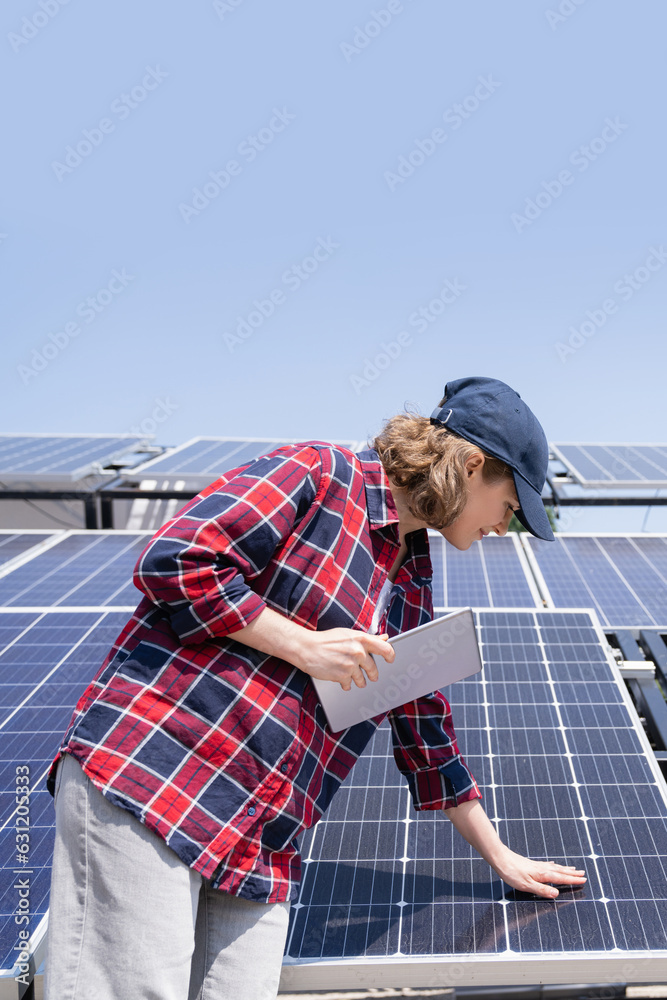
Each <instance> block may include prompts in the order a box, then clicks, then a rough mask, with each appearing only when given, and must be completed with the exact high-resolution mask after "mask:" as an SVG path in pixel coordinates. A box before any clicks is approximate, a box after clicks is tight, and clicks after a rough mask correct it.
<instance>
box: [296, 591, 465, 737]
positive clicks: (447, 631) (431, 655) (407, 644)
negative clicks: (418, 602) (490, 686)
mask: <svg viewBox="0 0 667 1000" xmlns="http://www.w3.org/2000/svg"><path fill="white" fill-rule="evenodd" d="M388 641H389V643H390V644H391V645H392V646H393V647H394V649H395V650H396V657H395V659H394V662H393V663H387V661H386V660H385V659H384V658H383V657H382V656H374V657H373V659H374V661H375V663H376V664H377V668H378V673H379V677H378V679H377V680H376V681H370V680H368V678H367V677H366V687H364V688H359V687H357V686H356V684H354V683H353V684H352V688H351V689H350V690H349V691H344V690H343V689H342V687H341V686H340V684H339V683H338V681H323V680H320V679H319V678H315V677H314V678H312V681H313V684H314V685H315V690H316V691H317V694H318V697H319V699H320V701H321V702H322V707H323V709H324V713H325V715H326V717H327V722H328V723H329V726H330V728H331V730H332V732H334V733H338V732H340V731H341V730H343V729H347V728H348V727H349V726H354V725H356V724H357V723H359V722H365V721H366V720H367V719H372V718H373V717H374V716H376V715H382V714H383V713H384V712H388V711H390V710H391V709H392V708H398V706H399V705H405V704H406V703H407V702H409V701H414V700H415V698H421V697H423V695H425V694H430V693H431V692H432V691H437V690H438V689H439V688H442V687H445V686H446V685H447V684H453V683H454V681H460V680H462V679H463V678H464V677H470V676H471V675H472V674H476V673H477V672H478V671H479V670H481V669H482V659H481V656H480V652H479V646H478V645H477V636H476V634H475V621H474V618H473V614H472V610H471V609H470V608H463V609H461V610H460V611H453V612H452V613H451V614H449V615H444V616H443V617H442V618H435V619H434V620H433V621H431V622H427V623H426V625H420V626H418V628H413V629H410V630H409V631H408V632H402V633H401V634H400V635H396V636H393V637H392V638H391V639H389V640H388ZM364 676H366V675H365V674H364Z"/></svg>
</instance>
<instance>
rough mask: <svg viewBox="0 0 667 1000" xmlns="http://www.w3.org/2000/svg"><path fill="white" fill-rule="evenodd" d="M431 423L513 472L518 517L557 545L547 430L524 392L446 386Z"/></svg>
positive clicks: (459, 383)
mask: <svg viewBox="0 0 667 1000" xmlns="http://www.w3.org/2000/svg"><path fill="white" fill-rule="evenodd" d="M431 423H432V424H436V425H439V426H442V427H447V428H448V429H449V430H450V431H453V432H454V433H455V434H458V435H459V436H460V437H462V438H465V439H466V441H470V442H471V444H476V445H478V446H479V447H480V448H482V449H483V450H484V451H485V452H487V453H488V454H489V455H493V457H494V458H499V459H501V460H502V461H503V462H505V463H506V465H509V467H510V469H512V473H513V476H514V486H515V487H516V495H517V498H518V500H519V504H520V505H521V510H519V511H517V512H516V516H517V517H518V519H519V521H521V523H522V524H523V526H524V528H527V529H528V531H530V532H531V533H532V534H533V535H536V536H537V537H538V538H543V539H544V540H545V541H548V542H552V541H553V540H554V533H553V531H552V530H551V524H550V523H549V518H548V517H547V512H546V511H545V509H544V504H543V503H542V487H543V486H544V482H545V480H546V477H547V467H548V464H549V445H548V444H547V439H546V437H545V434H544V431H543V430H542V427H541V425H540V423H539V421H538V420H537V418H536V417H535V415H534V414H533V413H532V411H531V410H529V408H528V407H527V406H526V404H525V403H524V401H523V400H522V399H521V396H520V395H519V394H518V392H515V391H514V389H512V388H510V386H509V385H506V383H505V382H500V381H499V380H498V379H495V378H460V379H457V380H456V381H455V382H448V383H447V385H446V386H445V402H444V403H443V405H442V406H438V407H437V408H436V409H435V410H434V411H433V413H432V414H431Z"/></svg>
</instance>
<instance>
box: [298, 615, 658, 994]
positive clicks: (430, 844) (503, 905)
mask: <svg viewBox="0 0 667 1000" xmlns="http://www.w3.org/2000/svg"><path fill="white" fill-rule="evenodd" d="M479 621H480V636H481V639H482V652H483V657H484V662H485V667H484V672H483V675H482V677H481V678H479V679H475V680H468V681H466V682H464V683H459V684H457V685H453V686H452V688H450V689H448V697H449V698H450V701H451V704H452V710H453V714H454V721H455V724H456V726H457V732H458V734H459V743H460V745H461V747H462V750H463V752H464V754H465V756H466V759H467V760H468V762H469V764H470V765H471V766H472V768H473V770H474V771H476V775H477V778H478V781H480V780H481V781H482V783H483V785H484V787H483V792H484V796H485V803H486V810H487V812H488V813H489V814H490V815H491V816H492V817H493V818H495V820H496V822H498V824H499V828H500V832H501V835H502V836H503V837H504V838H505V840H506V841H507V842H508V843H509V845H510V846H511V847H512V848H513V849H514V850H517V851H519V852H521V853H525V854H528V855H530V856H531V857H535V858H538V859H539V858H540V857H542V858H545V859H552V860H560V861H563V862H565V863H568V864H574V865H576V866H577V867H584V868H585V869H586V871H587V874H588V882H587V885H586V887H585V888H584V889H583V890H577V891H576V892H570V893H568V892H567V891H566V890H565V891H561V896H560V898H559V900H558V901H557V902H556V903H553V902H548V901H543V900H539V901H536V900H534V899H533V898H531V897H525V896H523V895H522V894H521V893H513V892H509V893H507V892H506V887H503V886H502V884H501V883H500V881H499V880H498V879H497V877H496V876H495V875H494V874H493V872H491V871H490V869H489V867H488V866H487V865H486V864H485V863H484V862H482V861H480V860H479V859H477V857H476V856H475V855H474V852H472V849H471V848H470V847H469V846H468V845H467V844H466V843H465V842H464V841H463V840H462V839H461V838H460V837H459V836H458V835H457V834H456V833H455V832H454V831H453V829H452V828H451V827H450V826H449V825H448V824H447V823H446V822H444V821H443V819H442V817H440V816H437V815H434V814H432V813H419V814H417V813H415V812H414V811H413V810H412V808H411V806H410V802H409V798H408V794H407V791H406V789H405V788H402V787H401V788H399V789H396V788H395V778H394V777H393V776H392V773H391V768H392V766H393V762H392V760H391V758H390V756H389V748H388V745H387V737H388V733H385V732H384V731H383V730H380V731H379V732H378V734H377V736H376V741H377V742H376V743H374V744H373V746H372V747H371V754H372V757H371V758H370V759H371V760H373V761H374V762H376V763H377V762H379V761H381V760H382V753H383V751H384V753H385V754H386V756H385V766H384V768H382V767H380V768H377V769H376V772H375V776H374V777H375V782H383V779H384V780H388V782H389V784H390V785H391V786H392V795H391V798H390V799H388V798H385V799H384V800H383V799H382V798H381V794H382V787H381V786H377V785H376V786H375V788H374V787H372V785H373V784H374V783H371V787H365V786H366V785H367V784H368V781H369V773H370V772H369V771H366V773H363V772H360V771H358V770H356V769H355V771H354V772H353V773H352V775H350V777H349V778H348V781H347V783H346V786H347V791H346V793H345V794H347V796H348V798H347V800H346V808H348V809H349V808H351V809H352V810H353V812H352V813H351V815H352V817H353V820H352V821H353V825H354V835H353V836H352V838H351V839H350V841H349V846H348V843H347V841H346V840H345V839H344V837H343V836H341V830H340V825H341V820H342V821H343V824H344V816H343V814H342V813H337V814H336V815H337V817H338V819H337V820H336V823H337V827H336V831H337V832H336V834H335V835H333V836H332V835H331V833H329V832H328V831H327V826H328V824H329V823H330V822H331V820H330V818H329V817H328V816H326V817H325V819H324V820H323V821H322V823H321V824H320V825H319V826H318V827H317V828H316V829H315V832H314V834H313V836H312V840H311V843H310V850H309V857H308V864H307V876H306V878H307V886H308V889H307V893H306V894H304V895H302V897H301V905H300V906H299V907H298V909H296V910H295V912H294V914H293V921H292V926H293V932H292V935H291V938H290V940H289V942H288V961H293V962H297V963H298V962H299V961H300V960H302V959H305V958H309V959H310V960H312V959H317V958H319V959H322V960H324V959H326V958H328V959H332V958H336V959H338V960H339V961H343V960H344V959H346V958H352V957H354V958H356V959H359V958H362V957H364V958H366V959H370V958H371V957H373V956H381V957H384V958H387V959H390V958H392V957H397V956H401V955H415V956H416V955H422V956H427V955H428V956H433V955H442V956H447V955H449V956H454V957H456V958H457V960H460V959H461V958H466V957H467V958H469V957H471V956H475V955H482V954H486V955H500V954H503V955H504V956H506V957H511V956H512V955H514V956H516V957H517V958H518V957H519V956H524V957H528V956H530V955H534V954H539V955H542V956H543V957H544V958H545V959H548V958H549V957H550V956H554V957H555V960H558V955H559V953H560V952H561V951H562V950H563V949H565V950H568V951H572V952H611V951H613V949H615V948H627V947H630V946H632V947H637V948H639V950H645V949H649V948H655V947H658V946H659V947H661V948H664V946H665V941H664V939H663V941H662V943H661V944H659V945H657V944H656V941H658V940H659V935H656V933H655V930H654V927H653V924H652V923H651V921H654V920H655V919H657V918H658V917H659V916H660V907H661V906H662V900H663V898H664V894H663V891H662V889H658V890H657V891H656V892H655V893H654V891H653V889H652V888H651V886H650V873H651V871H652V870H653V866H654V865H656V866H657V867H656V870H657V871H658V872H664V871H665V867H664V865H665V860H666V857H667V801H666V798H665V789H664V788H663V787H662V786H660V785H659V784H658V782H657V778H656V773H655V771H654V769H653V767H652V766H651V764H650V763H649V758H648V754H647V749H646V745H645V743H643V742H642V740H641V739H640V737H639V736H638V734H637V731H636V729H635V727H634V724H633V721H632V716H631V714H630V710H629V707H628V705H627V702H626V701H625V698H624V695H623V693H622V689H621V686H620V682H619V680H618V678H617V676H615V675H614V674H613V673H612V670H611V668H610V665H609V662H608V660H607V657H606V655H605V653H604V651H603V649H602V646H601V645H600V641H599V638H598V635H597V634H596V632H595V630H594V628H592V626H591V622H590V619H589V617H588V615H586V614H583V613H571V614H562V615H560V616H559V615H558V614H557V613H549V612H535V613H534V614H533V613H530V614H527V613H515V614H512V613H505V612H501V613H496V612H493V611H487V612H480V613H479ZM517 671H518V676H517ZM569 709H572V710H574V714H573V715H572V716H571V717H570V716H569V715H568V710H569ZM584 709H588V710H590V711H589V715H584V714H582V713H583V710H584ZM609 712H612V713H614V714H613V715H610V714H609ZM380 741H382V743H380ZM362 762H363V758H362V761H360V764H361V763H362ZM482 762H483V764H484V766H482V767H481V768H480V766H479V765H481V764H482ZM357 786H358V787H357ZM626 791H627V793H628V794H627V796H626V794H625V793H626ZM356 792H361V793H362V795H363V796H364V799H363V813H362V808H361V800H360V799H359V798H358V797H357V795H356ZM373 792H375V796H374V798H371V799H370V801H369V798H368V797H369V796H372V795H373ZM341 794H343V791H342V792H341ZM619 803H623V811H622V812H621V813H620V815H622V816H624V817H626V816H627V817H628V825H627V828H623V829H621V830H620V832H619V834H618V835H617V836H616V837H615V839H614V837H612V833H611V831H612V828H613V825H614V821H613V820H611V819H610V818H609V817H610V816H616V815H618V805H619ZM388 816H389V818H390V819H391V820H392V821H393V832H391V833H388V834H387V835H385V834H384V833H382V834H381V836H380V837H378V836H377V831H378V829H379V828H380V829H382V828H384V826H385V825H386V822H387V817H388ZM362 817H363V818H362ZM634 817H637V818H638V819H639V820H640V822H639V823H638V824H636V828H637V830H638V831H639V832H638V833H637V835H636V836H635V838H634V839H632V835H631V833H630V827H631V826H632V824H633V820H634ZM390 828H391V824H390ZM357 843H361V844H362V845H363V847H362V853H363V856H364V858H365V859H366V861H365V864H371V863H372V866H373V867H372V868H366V869H365V872H364V874H363V875H361V874H355V857H356V854H355V850H356V848H355V845H356V844H357ZM325 845H326V847H327V853H326V857H324V855H323V853H322V850H323V848H324V847H325ZM333 845H336V849H337V851H338V853H337V854H336V857H335V858H334V857H333V856H332V853H333ZM392 850H395V851H396V853H395V855H392V854H391V851H392ZM603 854H604V858H605V862H606V864H605V865H598V860H599V857H600V856H602V855H603ZM626 856H627V857H630V858H632V861H631V863H630V864H631V866H632V865H633V864H636V865H637V866H638V870H639V871H640V872H641V873H643V874H642V877H641V878H638V879H637V885H638V889H639V891H638V893H635V892H634V891H631V890H630V888H629V887H631V885H632V882H631V880H630V877H629V874H628V868H627V864H626V863H625V860H624V859H626ZM392 857H393V858H395V860H393V861H392ZM334 861H336V862H337V867H336V868H334V867H332V866H333V864H334ZM624 865H625V867H623V866H624ZM341 870H342V871H343V872H344V876H342V875H340V874H339V875H338V876H336V872H340V871H341ZM373 872H375V874H373ZM336 877H338V878H339V879H341V878H342V879H343V881H339V882H338V883H336ZM355 878H359V879H360V882H359V888H358V889H355V888H354V886H355V882H354V880H355ZM364 878H366V879H367V880H368V879H369V878H370V879H371V880H372V879H373V878H374V879H375V880H376V881H375V882H372V885H371V883H368V881H367V882H366V883H364ZM661 878H662V876H660V877H659V879H658V885H661V884H662V882H661ZM343 886H344V887H345V888H343ZM362 886H365V888H361V887H362ZM350 887H352V893H353V894H354V900H352V898H351V896H350ZM642 887H643V888H642ZM364 892H365V893H366V899H365V901H364V899H363V895H364ZM346 893H347V895H346ZM374 899H375V900H377V903H374V902H373V901H372V900H374ZM364 902H365V904H366V908H365V910H364V918H363V920H362V919H361V916H360V914H361V911H362V909H363V906H362V903H364ZM355 907H356V908H355ZM633 907H634V908H635V909H634V913H635V918H634V919H635V924H634V926H633V928H632V929H630V930H629V929H628V928H626V927H624V926H623V920H624V919H626V917H627V914H628V912H630V910H631V909H632V908H633ZM345 929H347V930H345ZM374 968H376V967H375V966H374ZM375 981H376V982H379V980H377V979H376V980H375Z"/></svg>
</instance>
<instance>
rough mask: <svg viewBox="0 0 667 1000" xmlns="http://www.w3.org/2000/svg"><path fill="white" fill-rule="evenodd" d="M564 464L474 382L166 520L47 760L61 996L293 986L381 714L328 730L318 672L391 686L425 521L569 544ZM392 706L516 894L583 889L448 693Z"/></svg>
mask: <svg viewBox="0 0 667 1000" xmlns="http://www.w3.org/2000/svg"><path fill="white" fill-rule="evenodd" d="M547 459H548V448H547V444H546V440H545V438H544V433H543V431H542V428H541V427H540V425H539V423H538V422H537V420H536V419H535V417H534V416H533V414H532V413H531V411H530V410H529V409H528V407H527V406H526V405H525V404H524V403H523V401H522V400H521V399H520V398H519V396H518V395H517V394H516V393H515V392H514V391H513V390H512V389H510V388H509V386H506V385H505V384H504V383H502V382H498V381H497V380H495V379H484V378H469V379H460V380H458V381H457V382H452V383H450V384H449V385H447V386H446V387H445V398H444V399H443V400H442V402H441V404H440V406H439V407H438V408H437V409H436V411H435V412H434V414H433V416H432V417H431V420H430V421H429V420H426V419H425V418H420V417H414V416H409V415H401V416H398V417H395V418H393V420H390V421H389V422H388V424H387V426H386V427H385V429H384V431H383V433H382V434H380V436H379V437H378V438H377V439H376V440H375V442H374V447H373V448H371V449H369V450H367V451H364V452H360V453H359V454H358V455H354V454H352V453H351V452H349V451H347V450H346V449H344V448H339V447H336V446H332V445H328V444H324V443H322V442H309V443H306V444H302V445H288V446H285V447H283V448H279V449H277V450H276V451H275V452H272V453H271V454H269V455H267V456H265V457H263V458H260V459H257V460H256V461H254V462H252V463H250V464H249V465H248V466H245V467H242V468H240V469H237V470H233V471H232V472H230V473H228V474H227V475H225V476H223V477H222V478H221V479H219V480H217V481H216V482H215V483H213V484H212V485H211V486H209V487H208V488H207V489H205V490H204V491H203V492H202V493H201V494H200V495H199V496H198V497H196V498H195V499H194V500H193V501H191V502H190V503H189V504H187V505H186V506H185V507H184V508H183V510H182V511H181V512H180V513H179V514H178V515H177V517H176V518H174V519H173V520H172V521H171V522H169V523H168V524H167V525H165V526H164V527H163V528H161V529H160V531H158V533H157V534H156V535H155V537H154V538H153V539H152V540H151V542H150V543H149V545H148V546H147V548H146V549H145V551H144V552H143V554H142V556H141V558H140V559H139V562H138V565H137V568H136V572H135V583H136V584H137V586H138V587H139V588H140V589H141V590H142V591H143V593H144V595H145V596H144V598H143V599H142V601H141V603H140V604H139V606H138V608H137V609H136V611H135V613H134V614H133V616H132V618H131V619H130V621H129V622H128V624H127V625H126V627H125V628H124V629H123V631H122V633H121V635H120V636H119V637H118V639H117V640H116V642H115V644H114V646H113V647H112V649H111V651H110V653H109V655H108V657H107V659H106V660H105V662H104V664H103V665H102V667H101V668H100V671H99V673H98V675H97V676H96V678H95V679H94V680H93V681H92V682H91V684H90V685H89V687H88V688H87V690H86V691H85V692H84V694H83V695H82V697H81V698H80V700H79V703H78V704H77V706H76V709H75V711H74V715H73V718H72V721H71V723H70V726H69V728H68V730H67V732H66V734H65V737H64V739H63V743H62V746H61V748H60V751H59V754H58V757H57V758H56V760H55V761H54V764H53V767H52V770H51V775H50V783H49V787H50V789H51V790H52V791H53V792H55V796H56V849H55V855H54V866H53V882H52V892H51V911H50V927H49V957H48V960H47V983H46V987H47V993H46V995H47V998H49V1000H69V998H78V997H86V996H89V995H90V992H89V991H90V985H91V984H94V985H95V988H96V993H95V995H96V996H97V997H99V998H104V1000H106V998H109V1000H110V998H117V997H119V996H155V997H160V998H162V1000H164V998H172V997H173V998H174V1000H176V998H178V1000H185V998H186V997H190V998H194V997H203V996H216V997H221V998H222V997H234V1000H245V998H246V997H247V998H248V1000H250V998H252V1000H259V998H271V997H274V996H275V994H276V991H277V988H278V977H279V974H280V965H281V958H282V952H283V947H284V941H285V935H286V932H287V922H288V911H289V904H290V901H293V900H294V899H296V897H297V895H298V883H299V876H300V866H299V853H298V848H297V846H296V842H295V838H296V837H297V835H298V834H299V833H301V831H303V830H304V829H307V828H308V827H310V826H312V825H313V824H314V823H316V822H317V820H318V819H319V818H320V817H321V815H322V813H323V812H324V810H325V809H326V807H327V805H328V803H329V802H330V801H331V798H332V796H333V794H334V793H335V791H336V790H337V788H338V786H339V785H340V783H341V782H342V781H343V780H344V778H345V777H346V775H347V774H348V773H349V771H350V769H351V768H352V766H353V765H354V763H355V761H356V759H357V757H358V756H359V754H360V753H361V752H362V751H363V749H364V747H365V746H366V744H367V743H368V741H369V740H370V738H371V736H372V735H373V733H374V732H375V729H376V728H377V726H378V725H379V724H380V722H381V721H382V719H383V718H385V716H378V717H377V718H375V719H372V720H370V721H368V722H365V723H361V724H359V725H356V726H353V727H351V728H350V729H347V730H345V731H344V732H343V733H338V734H335V735H334V734H332V733H331V732H330V730H329V729H328V727H327V724H326V720H325V717H324V714H323V711H322V708H321V705H320V704H319V701H318V700H317V696H316V694H315V690H314V687H313V685H312V683H311V682H310V679H309V678H310V677H319V678H323V679H328V680H331V681H335V682H338V683H340V684H342V686H343V687H344V688H346V689H348V690H349V689H350V688H351V686H352V684H353V683H354V684H356V685H358V686H360V687H363V686H364V685H365V684H366V683H368V682H369V681H370V682H371V683H372V682H373V681H374V680H375V679H376V678H377V667H376V665H375V662H374V660H373V655H376V656H381V657H384V659H385V660H387V661H391V659H392V658H393V650H392V647H391V646H390V644H389V643H388V642H387V641H386V639H387V637H388V636H390V635H395V634H397V633H398V632H402V631H405V630H406V629H409V628H413V627H415V626H417V625H421V624H423V623H425V622H426V621H429V620H430V619H431V617H432V601H431V587H430V578H431V567H430V560H429V553H428V536H427V533H426V528H427V527H431V528H435V529H437V530H439V531H440V532H441V533H442V534H443V535H444V536H445V538H447V540H448V541H449V542H451V544H453V545H455V546H456V547H457V548H460V549H467V548H469V547H470V545H471V544H472V542H473V541H474V540H475V539H478V538H481V537H483V535H485V534H488V533H489V532H490V531H496V532H497V533H499V534H504V533H505V532H506V531H507V527H508V524H509V521H510V518H511V516H512V513H516V514H517V516H518V517H520V518H521V520H522V521H523V523H524V524H525V526H526V527H527V528H528V529H529V530H530V531H532V532H533V533H534V534H537V535H538V536H539V537H541V538H552V537H553V536H552V534H551V529H550V526H549V522H548V519H547V517H546V514H545V512H544V507H543V505H542V501H541V495H540V494H541V489H542V486H543V484H544V479H545V475H546V468H547ZM394 583H395V587H393V589H392V585H393V584H394ZM378 629H380V630H381V632H380V634H377V631H378ZM386 717H387V718H388V719H389V722H390V724H391V727H392V734H393V742H394V756H395V759H396V762H397V765H398V767H399V769H400V770H401V771H402V772H403V773H404V774H405V776H406V778H407V780H408V785H409V788H410V792H411V794H412V798H413V803H414V805H415V807H416V808H417V809H442V810H443V811H444V813H445V815H446V816H447V818H448V819H450V820H451V821H452V822H453V823H454V825H455V826H456V828H457V829H458V830H459V831H460V832H461V834H462V835H463V836H464V837H465V838H466V840H468V841H469V843H470V844H472V846H473V847H474V848H475V849H476V850H477V851H478V852H479V853H480V854H481V855H482V856H483V857H484V858H485V859H486V860H487V861H488V862H489V863H490V864H491V865H492V866H493V868H494V869H495V870H496V871H497V872H498V874H499V875H500V876H501V877H502V878H503V879H505V881H506V882H508V884H509V885H511V886H513V887H515V888H518V889H524V890H527V891H530V892H534V893H537V894H538V895H542V896H546V897H553V896H556V895H557V894H558V893H557V890H556V889H554V888H553V887H552V886H551V885H550V884H549V883H552V882H558V883H565V884H568V885H575V886H576V885H581V884H583V882H584V881H585V879H584V878H583V873H582V872H580V871H575V870H574V869H573V868H568V867H564V866H561V865H557V864H553V863H551V862H546V863H544V862H543V863H537V862H533V861H531V860H529V859H528V858H523V857H521V856H519V855H517V854H515V853H513V852H512V851H510V850H509V848H507V847H506V846H505V845H503V844H502V843H501V841H500V840H499V839H498V836H497V834H496V832H495V829H494V828H493V826H492V825H491V823H490V821H489V820H488V818H487V817H486V814H485V813H484V811H483V809H482V807H481V804H480V802H479V799H480V793H479V790H478V788H477V785H476V783H475V780H474V778H473V776H472V775H471V773H470V772H469V770H468V768H467V767H466V765H465V763H464V762H463V760H462V759H461V756H460V754H459V752H458V747H457V744H456V737H455V734H454V730H453V727H452V722H451V715H450V711H449V705H448V704H447V702H446V700H445V698H444V697H443V696H442V695H441V694H440V693H438V692H436V693H434V694H432V695H429V696H427V697H425V698H421V699H419V700H417V701H414V702H412V703H410V704H408V705H404V706H402V707H401V708H398V709H395V710H393V711H392V712H390V713H389V714H388V716H386ZM59 760H60V761H62V763H60V764H59Z"/></svg>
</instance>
